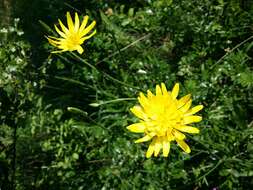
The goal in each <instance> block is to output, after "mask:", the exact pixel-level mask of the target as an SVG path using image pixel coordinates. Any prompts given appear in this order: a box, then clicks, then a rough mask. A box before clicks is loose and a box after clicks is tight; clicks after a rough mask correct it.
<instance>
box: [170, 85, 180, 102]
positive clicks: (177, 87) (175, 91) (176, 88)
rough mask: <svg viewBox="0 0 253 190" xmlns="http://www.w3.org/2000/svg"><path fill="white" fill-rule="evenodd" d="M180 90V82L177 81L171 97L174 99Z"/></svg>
mask: <svg viewBox="0 0 253 190" xmlns="http://www.w3.org/2000/svg"><path fill="white" fill-rule="evenodd" d="M178 92H179V83H176V84H175V86H174V87H173V89H172V92H171V97H172V99H173V100H175V99H176V98H177V95H178Z"/></svg>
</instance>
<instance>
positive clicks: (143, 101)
mask: <svg viewBox="0 0 253 190" xmlns="http://www.w3.org/2000/svg"><path fill="white" fill-rule="evenodd" d="M138 101H139V102H140V104H141V106H142V107H143V108H144V107H145V106H146V105H147V103H148V99H147V97H146V96H145V95H144V94H143V93H142V92H141V93H140V96H139V97H138Z"/></svg>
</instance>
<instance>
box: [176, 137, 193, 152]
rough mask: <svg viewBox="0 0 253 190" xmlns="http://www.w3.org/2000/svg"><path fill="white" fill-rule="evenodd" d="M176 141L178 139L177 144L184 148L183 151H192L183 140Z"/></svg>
mask: <svg viewBox="0 0 253 190" xmlns="http://www.w3.org/2000/svg"><path fill="white" fill-rule="evenodd" d="M176 141H177V144H178V145H179V146H180V148H182V149H183V151H185V152H186V153H188V154H189V153H190V152H191V149H190V147H189V146H188V145H187V144H186V143H185V142H184V141H183V140H178V139H176Z"/></svg>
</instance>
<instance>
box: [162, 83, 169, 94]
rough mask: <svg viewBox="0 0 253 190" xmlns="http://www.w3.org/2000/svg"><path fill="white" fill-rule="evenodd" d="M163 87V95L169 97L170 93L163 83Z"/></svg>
mask: <svg viewBox="0 0 253 190" xmlns="http://www.w3.org/2000/svg"><path fill="white" fill-rule="evenodd" d="M161 87H162V93H163V95H167V94H168V91H167V89H166V86H165V84H164V83H162V84H161Z"/></svg>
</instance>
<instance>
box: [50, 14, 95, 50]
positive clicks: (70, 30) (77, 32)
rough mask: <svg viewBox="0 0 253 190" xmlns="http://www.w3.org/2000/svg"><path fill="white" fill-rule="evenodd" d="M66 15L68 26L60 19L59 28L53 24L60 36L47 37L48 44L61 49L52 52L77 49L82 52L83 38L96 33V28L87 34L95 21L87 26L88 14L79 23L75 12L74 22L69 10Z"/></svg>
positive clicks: (85, 38)
mask: <svg viewBox="0 0 253 190" xmlns="http://www.w3.org/2000/svg"><path fill="white" fill-rule="evenodd" d="M66 17H67V25H68V27H66V26H64V25H63V23H62V21H61V20H60V19H59V24H60V26H61V30H60V29H59V28H58V27H57V26H56V25H54V27H55V30H56V32H57V33H58V34H59V35H60V36H61V37H60V38H56V37H52V36H49V37H47V39H48V41H49V43H50V44H52V45H53V46H55V47H57V48H59V49H61V50H58V51H53V52H52V53H59V52H64V51H75V50H77V51H78V53H80V54H82V53H83V48H82V47H81V45H82V44H83V42H84V41H85V40H87V39H89V38H91V37H92V36H93V35H94V34H95V33H96V30H94V31H93V32H92V33H91V34H89V35H87V34H88V33H89V32H90V31H91V30H92V29H93V28H94V26H95V25H96V21H93V22H92V23H91V24H90V25H89V26H87V27H86V25H87V23H88V19H89V17H88V16H85V17H84V19H83V21H82V23H81V25H80V21H79V16H78V14H77V13H75V22H74V23H73V20H72V18H71V16H70V13H69V12H67V15H66Z"/></svg>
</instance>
